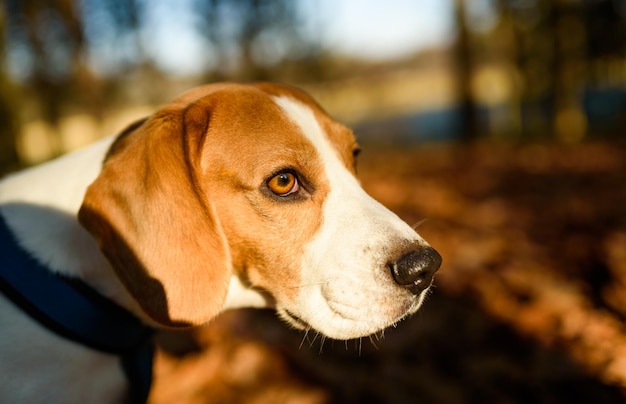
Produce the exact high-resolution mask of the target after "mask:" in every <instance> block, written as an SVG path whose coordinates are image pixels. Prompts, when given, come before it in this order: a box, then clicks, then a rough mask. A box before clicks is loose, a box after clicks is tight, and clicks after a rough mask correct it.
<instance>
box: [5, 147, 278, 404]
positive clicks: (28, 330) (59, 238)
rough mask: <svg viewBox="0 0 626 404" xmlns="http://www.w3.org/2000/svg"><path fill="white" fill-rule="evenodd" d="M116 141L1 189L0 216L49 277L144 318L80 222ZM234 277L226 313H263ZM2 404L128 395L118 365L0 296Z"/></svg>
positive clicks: (260, 302)
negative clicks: (75, 282)
mask: <svg viewBox="0 0 626 404" xmlns="http://www.w3.org/2000/svg"><path fill="white" fill-rule="evenodd" d="M112 141H113V137H110V138H106V139H104V140H101V141H100V142H97V143H95V144H93V145H91V146H89V147H88V148H85V149H83V150H80V151H77V152H74V153H71V154H68V155H66V156H63V157H61V158H58V159H56V160H53V161H51V162H49V163H46V164H43V165H40V166H37V167H34V168H31V169H28V170H25V171H22V172H19V173H16V174H13V175H10V176H8V177H6V178H4V179H3V180H2V181H0V214H1V215H2V216H3V217H4V219H5V220H6V222H7V224H8V225H9V227H10V228H11V229H12V231H13V232H14V234H15V236H16V238H17V239H18V241H19V243H20V244H21V245H22V247H24V248H25V249H26V250H27V251H29V252H30V253H31V254H32V255H33V256H34V257H35V258H36V259H37V260H38V261H40V262H41V263H43V264H45V265H47V266H48V267H49V268H50V269H51V270H53V271H56V272H59V273H63V274H66V275H69V276H74V277H78V278H81V279H83V280H85V281H86V282H87V283H89V284H90V285H91V286H92V287H94V288H95V289H96V290H98V291H99V292H100V293H102V294H103V295H104V296H106V297H108V298H109V299H111V300H113V301H115V302H116V303H118V304H120V305H121V306H123V307H126V308H127V309H128V310H130V311H131V312H134V313H136V314H138V315H141V311H140V309H139V307H138V304H137V303H136V302H135V301H134V300H133V299H132V298H131V296H130V295H129V293H128V292H127V291H126V289H125V288H124V287H123V286H122V284H121V282H120V281H119V280H118V278H117V277H116V276H115V275H114V273H113V270H112V268H111V267H110V265H109V263H108V261H107V260H106V259H105V258H104V256H103V255H102V254H101V253H100V251H99V249H98V247H97V244H96V242H95V241H94V240H93V238H92V237H91V235H89V233H87V231H86V230H85V229H83V227H81V226H80V224H79V223H78V221H77V219H76V215H77V212H78V209H79V208H80V205H81V203H82V200H83V197H84V194H85V190H86V189H87V186H88V185H89V184H90V183H91V182H92V181H93V180H94V179H95V178H96V176H97V175H98V172H99V170H100V167H101V165H102V161H103V159H104V156H105V154H106V152H107V151H108V149H109V147H110V145H111V142H112ZM265 305H266V302H265V300H264V299H263V297H262V296H261V295H260V294H258V293H257V292H254V291H250V290H247V289H246V288H245V287H244V286H243V284H242V283H241V282H240V281H239V279H237V278H235V277H233V279H232V281H231V288H230V290H229V292H228V296H227V301H226V304H225V306H224V310H226V309H230V308H237V307H247V306H252V307H259V306H265ZM0 376H1V379H2V381H1V382H0V403H38V402H42V403H46V404H48V403H99V402H102V403H115V402H121V401H122V399H121V398H122V397H123V395H124V394H125V391H126V387H125V386H126V378H125V376H124V374H123V373H122V370H121V367H120V364H119V358H118V357H116V356H113V355H108V354H103V353H100V352H97V351H94V350H92V349H88V348H86V347H83V346H82V345H79V344H75V343H73V342H71V341H68V340H66V339H63V338H61V337H58V336H57V335H55V334H53V333H51V332H50V331H48V330H47V329H45V328H43V327H42V326H41V325H40V324H39V323H37V322H36V321H34V320H33V319H31V318H30V317H28V316H27V315H25V314H24V313H23V312H22V311H21V310H20V309H18V308H16V307H15V305H14V304H13V303H12V302H11V301H9V300H7V299H6V298H5V297H4V295H2V293H0Z"/></svg>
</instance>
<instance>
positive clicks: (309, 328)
mask: <svg viewBox="0 0 626 404" xmlns="http://www.w3.org/2000/svg"><path fill="white" fill-rule="evenodd" d="M310 330H311V327H307V328H306V329H305V330H304V335H303V336H302V341H301V342H300V346H299V347H298V350H300V349H302V346H303V345H304V341H306V340H308V336H309V331H310Z"/></svg>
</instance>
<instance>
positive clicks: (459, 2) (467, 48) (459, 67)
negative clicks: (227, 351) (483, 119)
mask: <svg viewBox="0 0 626 404" xmlns="http://www.w3.org/2000/svg"><path fill="white" fill-rule="evenodd" d="M455 20H456V26H457V30H458V32H457V40H456V45H455V51H454V53H455V59H456V60H455V62H456V77H457V91H458V105H459V109H460V117H461V134H460V135H461V140H463V141H465V142H471V141H473V140H475V139H477V138H478V137H479V135H480V133H479V128H478V117H477V113H476V102H475V100H474V95H473V92H472V49H471V43H470V35H469V30H468V27H467V21H466V14H465V0H455Z"/></svg>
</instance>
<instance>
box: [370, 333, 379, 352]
mask: <svg viewBox="0 0 626 404" xmlns="http://www.w3.org/2000/svg"><path fill="white" fill-rule="evenodd" d="M369 338H370V343H371V344H372V345H374V348H376V350H377V351H378V350H379V349H378V345H376V343H375V342H374V336H373V335H370V337H369Z"/></svg>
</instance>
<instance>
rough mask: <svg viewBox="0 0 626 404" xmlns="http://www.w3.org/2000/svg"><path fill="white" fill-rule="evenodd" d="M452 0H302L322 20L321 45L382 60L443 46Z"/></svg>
mask: <svg viewBox="0 0 626 404" xmlns="http://www.w3.org/2000/svg"><path fill="white" fill-rule="evenodd" d="M452 3H453V2H452V0H384V1H380V0H306V1H302V4H303V8H304V9H313V10H315V9H316V8H317V9H318V10H319V12H320V13H321V15H322V18H323V19H324V20H325V21H326V26H325V32H324V33H323V34H322V39H323V40H324V42H325V43H326V44H328V45H330V46H331V47H333V48H335V49H337V50H340V51H342V52H344V53H348V54H351V55H355V56H362V57H368V58H374V59H384V58H390V57H397V56H402V55H405V54H408V53H412V52H415V51H417V50H420V49H423V48H426V47H430V46H436V45H441V44H444V43H446V42H448V41H450V40H451V38H452V35H453V23H452V17H453V4H452Z"/></svg>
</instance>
